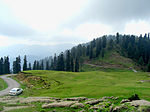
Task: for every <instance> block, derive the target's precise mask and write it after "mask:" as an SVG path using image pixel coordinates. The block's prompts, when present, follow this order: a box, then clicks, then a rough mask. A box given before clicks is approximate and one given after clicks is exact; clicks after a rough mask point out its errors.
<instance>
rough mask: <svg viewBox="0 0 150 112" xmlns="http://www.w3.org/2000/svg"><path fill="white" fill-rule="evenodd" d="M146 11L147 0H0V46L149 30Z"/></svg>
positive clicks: (149, 1) (149, 16)
mask: <svg viewBox="0 0 150 112" xmlns="http://www.w3.org/2000/svg"><path fill="white" fill-rule="evenodd" d="M149 11H150V0H0V49H3V48H6V47H11V46H15V45H19V44H21V45H28V46H32V45H38V46H55V45H65V44H72V45H77V44H79V43H85V42H88V41H91V40H92V39H93V38H97V37H100V36H103V35H106V34H107V35H109V34H112V35H115V34H116V32H119V33H121V34H135V35H140V34H144V33H149V32H150V13H149ZM62 47H63V46H62Z"/></svg>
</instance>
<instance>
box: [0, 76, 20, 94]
mask: <svg viewBox="0 0 150 112" xmlns="http://www.w3.org/2000/svg"><path fill="white" fill-rule="evenodd" d="M12 75H16V74H9V75H2V76H0V78H2V79H3V80H4V81H5V82H6V83H7V84H8V87H7V88H6V89H4V90H2V91H0V96H3V95H7V94H8V93H9V91H10V90H11V89H12V88H17V87H19V86H20V84H19V83H18V82H16V81H15V80H14V79H11V78H9V77H8V76H12Z"/></svg>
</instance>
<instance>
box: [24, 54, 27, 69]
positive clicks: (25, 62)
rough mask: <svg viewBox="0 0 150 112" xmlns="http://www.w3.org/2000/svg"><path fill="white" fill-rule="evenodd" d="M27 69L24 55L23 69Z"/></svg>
mask: <svg viewBox="0 0 150 112" xmlns="http://www.w3.org/2000/svg"><path fill="white" fill-rule="evenodd" d="M26 70H27V56H26V55H25V56H24V63H23V71H26Z"/></svg>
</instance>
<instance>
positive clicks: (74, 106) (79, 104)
mask: <svg viewBox="0 0 150 112" xmlns="http://www.w3.org/2000/svg"><path fill="white" fill-rule="evenodd" d="M83 107H84V105H83V104H82V103H75V104H73V105H71V108H83Z"/></svg>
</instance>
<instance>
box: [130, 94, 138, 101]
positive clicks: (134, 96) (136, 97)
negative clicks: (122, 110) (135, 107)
mask: <svg viewBox="0 0 150 112" xmlns="http://www.w3.org/2000/svg"><path fill="white" fill-rule="evenodd" d="M128 99H129V100H130V101H133V100H140V98H139V96H138V95H137V94H134V95H132V96H131V97H129V98H128Z"/></svg>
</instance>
